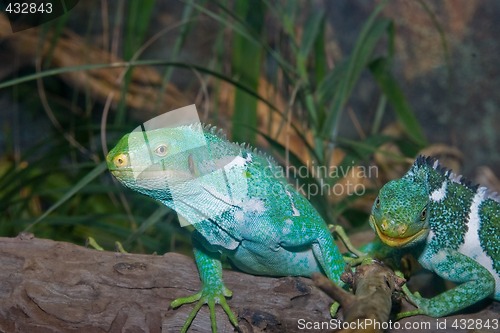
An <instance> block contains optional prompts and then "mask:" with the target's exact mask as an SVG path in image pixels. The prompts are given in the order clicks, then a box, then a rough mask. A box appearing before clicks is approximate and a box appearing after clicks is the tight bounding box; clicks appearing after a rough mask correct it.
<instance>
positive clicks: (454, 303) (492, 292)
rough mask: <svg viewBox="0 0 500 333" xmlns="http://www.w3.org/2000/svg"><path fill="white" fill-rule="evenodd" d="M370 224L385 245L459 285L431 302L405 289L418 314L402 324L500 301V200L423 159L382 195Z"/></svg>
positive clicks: (434, 163) (418, 160) (390, 185)
mask: <svg viewBox="0 0 500 333" xmlns="http://www.w3.org/2000/svg"><path fill="white" fill-rule="evenodd" d="M370 224H371V226H372V227H373V229H374V230H375V231H376V233H377V235H378V237H379V239H380V240H381V241H382V242H383V243H385V244H386V245H388V246H390V247H392V248H398V249H401V251H403V252H408V253H412V254H413V255H415V256H416V258H418V261H419V262H420V264H421V265H422V266H423V267H424V268H426V269H428V270H430V271H433V272H435V273H436V274H438V275H439V276H441V277H443V278H444V279H446V280H450V281H453V282H456V283H459V284H460V285H458V286H457V287H455V288H453V289H451V290H448V291H446V292H444V293H442V294H440V295H437V296H435V297H433V298H430V299H427V298H423V297H420V296H419V294H412V293H410V292H409V290H408V289H405V293H406V294H407V296H408V298H409V299H410V301H411V302H412V303H414V304H415V305H416V306H417V307H418V309H417V310H414V311H409V312H405V313H402V314H400V315H399V317H400V318H401V317H405V316H409V315H416V314H425V315H428V316H432V317H441V316H446V315H448V314H451V313H453V312H456V311H459V310H461V309H464V308H466V307H467V306H470V305H472V304H475V303H477V302H479V301H480V300H482V299H484V298H486V297H493V298H494V299H496V300H500V199H499V197H498V196H497V195H495V194H493V193H491V192H490V191H488V190H487V189H486V188H485V187H480V186H477V185H472V184H471V183H470V182H469V181H467V180H465V179H464V178H463V177H461V176H457V175H455V174H454V173H452V172H451V171H450V170H447V169H445V168H443V167H442V166H441V165H440V164H439V162H438V161H437V160H436V159H433V158H431V157H424V156H420V157H418V158H417V159H416V161H415V163H414V164H413V166H412V167H411V168H410V170H409V171H408V172H407V173H406V174H405V175H404V176H403V177H402V178H401V179H396V180H392V181H390V182H389V183H387V184H385V185H384V187H383V188H382V189H381V190H380V193H379V195H378V197H377V199H376V200H375V203H374V204H373V208H372V214H371V216H370ZM497 324H498V322H497Z"/></svg>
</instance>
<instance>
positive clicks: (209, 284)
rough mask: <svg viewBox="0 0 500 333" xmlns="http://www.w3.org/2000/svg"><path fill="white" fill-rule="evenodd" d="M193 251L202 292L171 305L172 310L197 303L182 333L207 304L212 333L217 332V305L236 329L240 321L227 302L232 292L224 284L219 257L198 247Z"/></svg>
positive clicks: (179, 299) (177, 300)
mask: <svg viewBox="0 0 500 333" xmlns="http://www.w3.org/2000/svg"><path fill="white" fill-rule="evenodd" d="M193 251H194V258H195V261H196V266H197V267H198V272H199V274H200V279H201V284H202V286H201V291H199V292H198V293H196V294H194V295H191V296H188V297H182V298H177V299H176V300H174V301H173V302H172V303H171V304H170V306H171V307H172V308H177V307H179V306H181V305H183V304H187V303H193V302H197V303H196V305H195V306H194V308H193V310H192V311H191V313H190V314H189V316H188V317H187V319H186V322H185V323H184V326H183V327H182V329H181V332H183V333H184V332H187V330H188V328H189V326H190V325H191V322H192V321H193V319H194V317H196V314H197V313H198V311H199V310H200V308H201V307H202V306H203V305H204V304H207V305H208V308H209V310H210V322H211V324H212V332H217V322H216V319H215V304H220V305H221V306H222V308H223V309H224V311H225V312H226V314H227V316H228V317H229V320H230V321H231V323H232V324H233V325H234V326H235V327H238V320H237V319H236V316H235V315H234V313H233V312H232V311H231V309H230V308H229V305H228V304H227V302H226V297H231V296H232V292H231V291H230V290H229V289H227V288H226V287H225V286H224V283H223V282H222V264H221V261H220V258H219V256H216V255H215V254H213V253H210V252H207V251H206V250H204V249H202V248H200V247H199V246H196V245H195V246H194V249H193Z"/></svg>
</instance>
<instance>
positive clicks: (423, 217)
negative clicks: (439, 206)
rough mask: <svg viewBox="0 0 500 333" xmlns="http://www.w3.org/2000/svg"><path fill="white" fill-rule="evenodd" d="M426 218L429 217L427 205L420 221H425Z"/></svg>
mask: <svg viewBox="0 0 500 333" xmlns="http://www.w3.org/2000/svg"><path fill="white" fill-rule="evenodd" d="M426 218H427V206H425V208H424V209H423V210H422V212H421V213H420V221H422V222H423V221H425V219H426Z"/></svg>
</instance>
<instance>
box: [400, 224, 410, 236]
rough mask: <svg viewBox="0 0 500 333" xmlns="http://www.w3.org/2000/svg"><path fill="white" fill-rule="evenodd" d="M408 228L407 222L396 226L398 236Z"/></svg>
mask: <svg viewBox="0 0 500 333" xmlns="http://www.w3.org/2000/svg"><path fill="white" fill-rule="evenodd" d="M406 230H408V225H407V224H402V225H400V226H399V227H398V234H399V235H400V236H402V235H404V233H405V232H406Z"/></svg>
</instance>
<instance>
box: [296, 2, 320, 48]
mask: <svg viewBox="0 0 500 333" xmlns="http://www.w3.org/2000/svg"><path fill="white" fill-rule="evenodd" d="M324 19H325V12H324V11H323V10H320V9H319V8H318V9H316V10H315V11H314V12H313V13H312V15H310V16H309V17H308V19H307V22H306V24H305V26H304V33H303V35H302V42H301V43H300V49H299V56H301V57H303V58H307V57H308V56H309V53H310V52H311V49H312V46H313V44H314V42H315V41H316V39H317V37H318V35H319V34H320V33H321V27H322V26H323V22H324Z"/></svg>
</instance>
